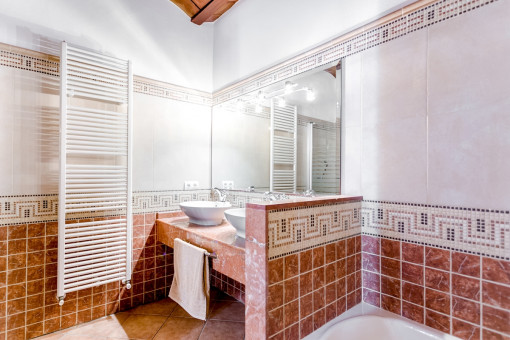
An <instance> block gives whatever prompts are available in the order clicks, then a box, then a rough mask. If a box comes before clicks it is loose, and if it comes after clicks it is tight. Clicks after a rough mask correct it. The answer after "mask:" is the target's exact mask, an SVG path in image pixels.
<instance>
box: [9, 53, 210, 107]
mask: <svg viewBox="0 0 510 340" xmlns="http://www.w3.org/2000/svg"><path fill="white" fill-rule="evenodd" d="M0 65H3V66H7V67H14V68H17V69H21V70H27V71H32V72H37V73H42V74H47V75H51V76H56V77H58V76H59V75H60V73H59V67H60V58H59V57H58V56H53V55H50V54H45V53H40V52H35V51H31V50H27V49H23V48H19V47H15V46H10V45H6V44H1V43H0ZM133 91H134V92H135V93H141V94H146V95H149V96H156V97H161V98H166V99H173V100H179V101H183V102H187V103H193V104H200V105H206V106H211V104H212V95H211V94H210V93H208V92H203V91H198V90H193V89H190V88H186V87H182V86H177V85H173V84H169V83H165V82H160V81H157V80H153V79H149V78H144V77H140V76H136V75H135V76H134V77H133Z"/></svg>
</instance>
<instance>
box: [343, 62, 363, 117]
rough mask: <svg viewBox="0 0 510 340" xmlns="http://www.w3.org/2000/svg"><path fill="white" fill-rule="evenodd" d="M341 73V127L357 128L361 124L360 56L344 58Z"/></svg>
mask: <svg viewBox="0 0 510 340" xmlns="http://www.w3.org/2000/svg"><path fill="white" fill-rule="evenodd" d="M342 72H344V75H343V80H344V84H343V87H344V88H343V91H342V95H343V98H342V105H343V107H342V126H345V127H351V126H359V125H360V124H361V54H355V55H352V56H349V57H347V58H345V62H344V64H343V65H342Z"/></svg>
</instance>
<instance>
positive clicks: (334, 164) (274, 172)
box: [211, 62, 342, 194]
mask: <svg viewBox="0 0 510 340" xmlns="http://www.w3.org/2000/svg"><path fill="white" fill-rule="evenodd" d="M341 72H342V71H341V63H340V62H336V63H333V64H329V65H326V66H322V67H320V68H317V69H314V70H312V71H309V72H306V73H303V74H300V75H299V76H296V77H294V78H291V79H288V80H286V81H282V82H280V83H277V84H273V85H270V86H267V87H265V88H263V89H262V90H259V91H255V92H252V93H248V94H245V95H243V96H240V97H238V98H236V99H233V100H230V101H228V102H225V103H222V104H219V105H216V106H214V107H213V111H212V167H211V170H212V186H213V187H218V188H226V189H234V190H250V189H251V190H255V191H273V192H285V193H298V194H303V193H307V194H338V193H340V114H341V112H340V111H341V105H340V103H341V85H342V80H341V79H342V76H341Z"/></svg>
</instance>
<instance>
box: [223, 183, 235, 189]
mask: <svg viewBox="0 0 510 340" xmlns="http://www.w3.org/2000/svg"><path fill="white" fill-rule="evenodd" d="M221 188H222V189H229V190H232V189H234V181H222V182H221Z"/></svg>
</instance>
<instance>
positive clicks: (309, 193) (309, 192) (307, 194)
mask: <svg viewBox="0 0 510 340" xmlns="http://www.w3.org/2000/svg"><path fill="white" fill-rule="evenodd" d="M303 195H304V196H305V197H315V191H313V189H308V190H306V191H305V192H303Z"/></svg>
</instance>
